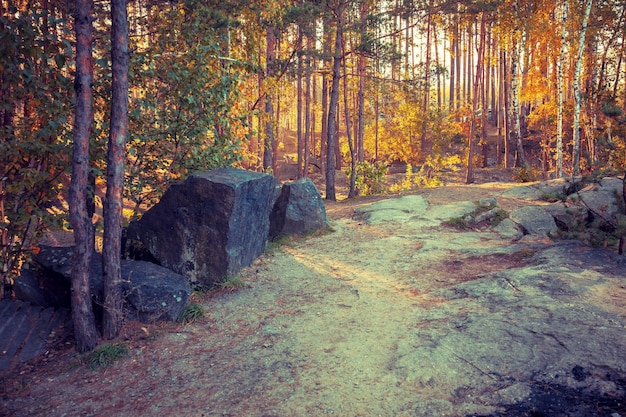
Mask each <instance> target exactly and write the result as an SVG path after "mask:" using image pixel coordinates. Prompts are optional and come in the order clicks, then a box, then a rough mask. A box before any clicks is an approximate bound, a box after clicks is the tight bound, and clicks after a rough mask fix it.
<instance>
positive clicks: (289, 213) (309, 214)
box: [269, 178, 328, 238]
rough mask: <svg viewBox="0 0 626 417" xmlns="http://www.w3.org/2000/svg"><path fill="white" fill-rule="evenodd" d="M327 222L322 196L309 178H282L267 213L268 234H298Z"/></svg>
mask: <svg viewBox="0 0 626 417" xmlns="http://www.w3.org/2000/svg"><path fill="white" fill-rule="evenodd" d="M327 226H328V218H327V217H326V208H325V207H324V202H323V201H322V196H321V195H320V193H319V191H318V190H317V188H316V187H315V184H313V181H311V180H310V179H309V178H303V179H300V180H298V181H291V182H286V183H284V184H283V186H282V187H281V190H280V195H279V196H278V199H277V200H276V202H275V203H274V208H273V210H272V213H271V215H270V233H269V235H270V238H275V237H278V236H288V235H302V234H305V233H310V232H313V231H315V230H318V229H322V228H325V227H327Z"/></svg>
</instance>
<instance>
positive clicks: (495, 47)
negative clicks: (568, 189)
mask: <svg viewBox="0 0 626 417" xmlns="http://www.w3.org/2000/svg"><path fill="white" fill-rule="evenodd" d="M73 7H74V6H73V3H72V2H66V1H60V0H28V1H26V0H1V1H0V124H1V126H0V158H1V164H0V245H1V246H0V273H1V274H2V277H3V282H4V283H9V282H10V280H11V279H12V278H11V277H12V276H14V275H15V274H17V273H18V269H19V268H20V267H21V265H22V262H23V261H24V260H25V259H27V258H28V256H29V254H30V253H31V252H32V250H33V248H35V246H36V243H37V241H38V239H39V237H40V236H41V235H42V233H44V232H45V231H46V230H47V229H49V228H50V227H57V228H60V227H68V214H67V213H68V210H67V205H66V203H65V201H66V200H67V197H66V195H67V192H68V187H69V185H68V184H69V179H68V178H69V175H70V167H71V160H72V146H71V142H72V120H73V117H74V108H75V107H74V106H75V93H74V88H73V80H74V76H75V71H76V62H75V55H74V48H75V44H76V39H75V34H74V10H73ZM109 13H110V3H109V2H107V1H96V2H94V8H93V27H94V29H95V34H94V40H93V45H92V48H93V55H94V65H93V71H94V79H93V91H94V102H93V125H92V129H91V138H90V142H91V147H90V149H91V151H90V152H91V155H90V159H91V174H92V179H93V184H95V185H96V186H97V185H98V184H102V183H103V181H104V177H105V174H106V170H107V163H106V161H107V160H106V144H107V138H108V137H109V115H110V113H109V110H110V101H111V95H110V91H111V39H110V25H111V19H110V14H109ZM625 19H626V2H625V1H623V0H583V1H577V2H574V1H571V0H569V1H568V0H553V1H542V2H537V1H530V0H522V1H513V0H487V1H445V0H443V1H442V0H403V1H398V0H386V1H377V2H374V1H371V0H354V1H353V0H329V1H323V2H318V1H307V0H304V1H298V2H292V1H286V0H279V1H255V0H252V1H248V0H247V1H240V0H228V1H215V0H180V1H176V0H171V1H158V0H130V1H129V2H128V23H129V42H130V54H129V61H130V62H129V70H128V78H129V109H128V116H129V122H128V138H127V141H126V155H125V175H124V178H125V183H124V197H125V199H126V201H127V202H129V204H130V208H129V209H128V211H127V212H125V216H126V218H127V219H129V218H131V217H134V216H138V215H139V213H140V212H141V210H143V209H145V208H147V207H150V206H151V205H153V204H154V203H155V202H156V201H158V199H159V197H160V196H161V195H162V194H163V192H164V191H165V190H166V189H167V187H168V186H169V185H170V184H171V183H172V182H176V181H180V180H182V179H184V178H185V177H186V176H188V175H189V174H190V173H193V172H196V171H200V170H207V169H213V168H218V167H226V166H235V167H242V168H245V169H251V170H258V171H265V172H268V173H277V172H278V171H279V169H280V168H281V167H283V166H285V164H287V165H292V166H293V167H294V169H295V171H296V176H297V177H303V176H307V175H310V173H316V174H321V175H322V176H323V177H324V178H325V182H324V184H325V186H326V190H325V195H326V198H327V199H330V200H334V199H335V198H336V190H335V184H334V183H335V172H342V171H343V170H344V169H346V168H347V169H346V172H347V173H348V174H349V177H350V179H351V181H350V185H351V187H350V196H354V195H357V194H358V193H366V192H371V191H376V187H374V186H373V185H372V183H371V182H368V179H372V178H375V177H377V176H380V175H384V172H385V170H386V167H388V166H389V165H390V164H392V163H400V164H403V165H406V169H407V171H408V172H413V173H414V174H416V175H417V176H418V177H419V178H418V180H416V181H415V182H413V183H411V182H410V181H409V184H408V185H407V186H416V185H419V186H426V185H432V184H436V183H437V181H436V178H437V175H438V173H439V172H440V171H442V170H444V169H447V168H457V169H458V168H462V169H465V170H466V173H467V175H466V179H467V182H472V181H473V169H474V167H476V166H483V167H503V168H512V169H513V168H517V170H516V171H514V172H515V173H516V174H515V175H516V176H517V178H519V179H525V180H530V179H539V178H550V177H562V176H570V175H581V174H592V173H598V172H602V173H612V174H623V167H624V166H625V158H626V154H625V153H626V150H625V148H626V146H625V145H626V142H625V140H626V123H625V121H626V119H625V118H624V115H623V109H624V102H625V101H626V88H625V85H626V83H625V78H626V69H625V68H626V63H624V62H623V61H624V57H625V55H626V43H625V40H626V36H625V35H626V24H625ZM292 139H293V141H292ZM292 142H293V143H295V145H294V147H293V149H292V147H291V145H290V144H291V143H292ZM279 155H282V157H281V158H279ZM95 189H97V187H95V188H94V190H95ZM378 191H381V190H378ZM92 196H94V197H95V196H96V194H95V191H92ZM94 220H97V218H94Z"/></svg>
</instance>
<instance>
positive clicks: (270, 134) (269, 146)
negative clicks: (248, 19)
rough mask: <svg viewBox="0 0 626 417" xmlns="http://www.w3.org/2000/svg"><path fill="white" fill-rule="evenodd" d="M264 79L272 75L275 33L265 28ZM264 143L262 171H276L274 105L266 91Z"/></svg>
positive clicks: (269, 28) (273, 29)
mask: <svg viewBox="0 0 626 417" xmlns="http://www.w3.org/2000/svg"><path fill="white" fill-rule="evenodd" d="M265 59H266V62H265V67H266V69H265V77H266V78H271V77H272V76H273V75H274V61H275V59H276V31H275V28H273V27H268V28H267V35H266V49H265ZM265 118H266V119H265V142H264V144H263V169H264V170H265V171H266V172H267V171H269V170H271V171H272V172H275V171H276V167H275V166H274V104H273V103H272V94H271V93H270V92H269V91H268V92H267V94H266V96H265Z"/></svg>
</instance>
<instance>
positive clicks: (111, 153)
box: [102, 0, 129, 339]
mask: <svg viewBox="0 0 626 417" xmlns="http://www.w3.org/2000/svg"><path fill="white" fill-rule="evenodd" d="M128 58H129V51H128V14H127V10H126V0H112V1H111V64H112V81H111V127H110V138H109V149H108V153H107V192H106V200H105V203H104V243H103V249H102V259H103V267H104V315H103V323H102V333H103V336H104V338H105V339H113V338H115V337H117V335H118V334H119V332H120V329H121V327H122V322H123V318H124V314H123V310H122V303H123V299H122V272H121V266H120V253H121V246H122V244H121V241H122V206H123V197H124V154H125V146H126V137H127V135H128Z"/></svg>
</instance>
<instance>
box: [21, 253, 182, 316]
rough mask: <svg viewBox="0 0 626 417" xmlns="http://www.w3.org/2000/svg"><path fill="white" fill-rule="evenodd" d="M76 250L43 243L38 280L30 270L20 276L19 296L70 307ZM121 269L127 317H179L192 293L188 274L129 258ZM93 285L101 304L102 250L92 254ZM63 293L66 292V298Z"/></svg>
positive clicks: (39, 259)
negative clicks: (73, 256)
mask: <svg viewBox="0 0 626 417" xmlns="http://www.w3.org/2000/svg"><path fill="white" fill-rule="evenodd" d="M72 252H73V248H72V247H71V246H70V247H52V246H41V250H40V252H39V254H38V255H37V257H36V259H35V260H36V262H37V263H38V266H39V267H40V268H39V269H40V270H39V271H38V272H37V278H38V279H35V278H34V277H33V276H31V275H30V274H28V273H26V274H25V275H24V277H23V278H20V279H19V281H20V282H22V281H23V285H22V284H20V287H21V288H23V291H21V292H20V294H18V295H19V298H20V299H22V300H24V301H29V302H31V303H36V304H39V305H44V306H45V307H70V305H69V293H70V287H71V274H72V264H71V260H72ZM121 269H122V293H123V296H124V309H125V315H126V317H128V318H130V319H133V320H139V321H141V322H143V323H152V322H154V321H157V320H176V318H177V317H178V315H179V313H180V311H181V310H182V309H183V308H184V307H185V305H186V304H187V300H188V299H189V295H190V294H191V287H190V286H189V285H188V284H187V280H186V278H185V277H184V276H182V275H180V274H177V273H175V272H173V271H171V270H169V269H166V268H163V267H161V266H159V265H156V264H153V263H150V262H143V261H132V260H126V259H123V260H122V261H121ZM89 286H90V290H91V295H92V298H93V300H94V301H95V302H96V304H101V303H102V300H103V299H104V297H103V291H104V284H103V281H102V257H101V255H100V254H98V253H94V254H93V256H92V261H91V267H90V274H89ZM27 290H28V291H27ZM59 294H66V297H64V298H63V297H61V296H59ZM42 303H44V304H42Z"/></svg>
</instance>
